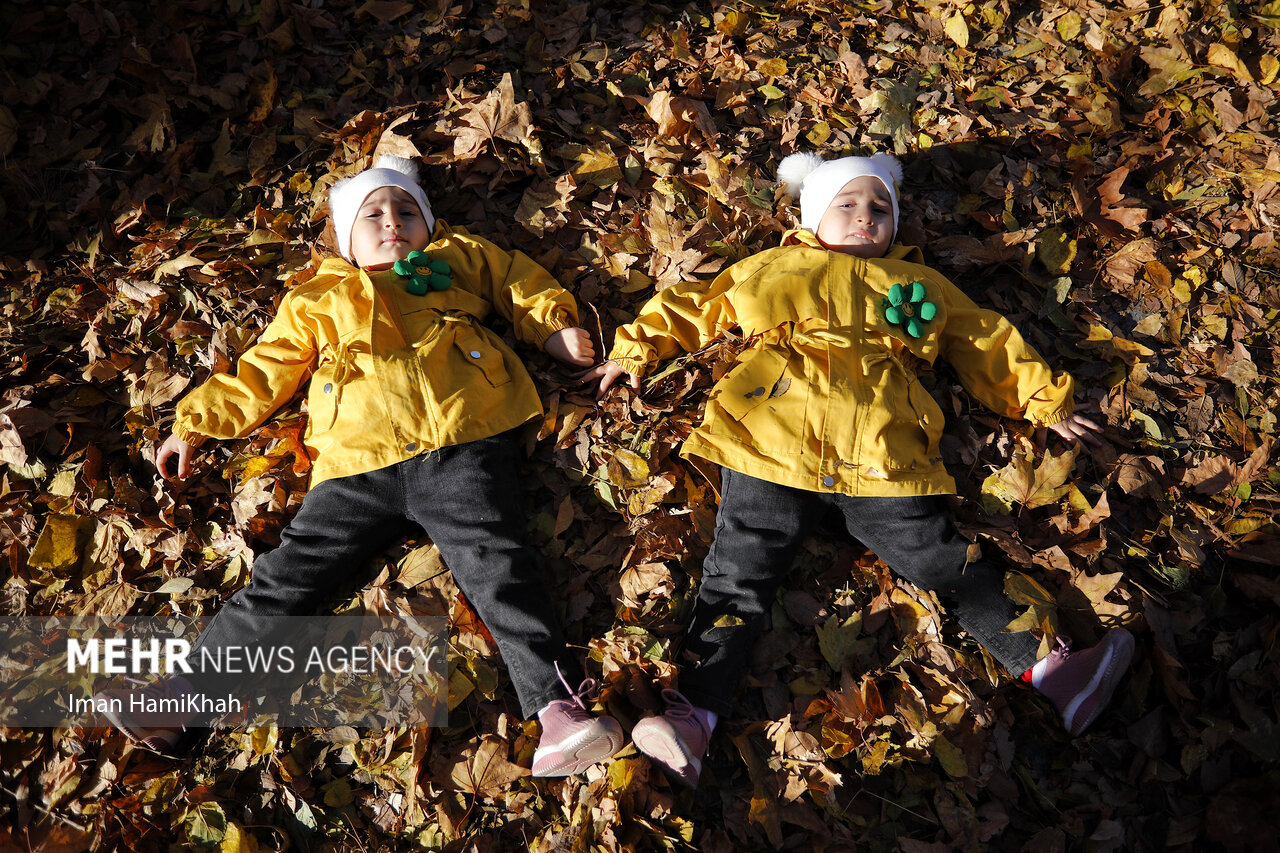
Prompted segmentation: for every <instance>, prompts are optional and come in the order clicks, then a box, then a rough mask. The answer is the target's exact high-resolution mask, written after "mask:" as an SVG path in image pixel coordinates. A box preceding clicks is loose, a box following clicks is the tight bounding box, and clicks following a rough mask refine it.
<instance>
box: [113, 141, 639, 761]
mask: <svg viewBox="0 0 1280 853" xmlns="http://www.w3.org/2000/svg"><path fill="white" fill-rule="evenodd" d="M329 203H330V213H331V217H332V221H333V225H334V231H335V234H336V236H337V241H338V246H339V250H340V251H341V253H342V256H343V257H342V258H341V259H337V258H331V259H327V260H325V261H324V262H323V263H322V264H321V265H320V268H319V270H318V272H317V274H316V276H315V277H313V278H312V279H310V280H309V281H307V282H305V283H303V284H301V285H299V286H298V287H296V288H294V289H293V290H291V291H289V292H288V293H287V294H286V295H285V297H284V299H283V301H282V302H281V304H280V308H279V313H278V314H277V316H276V317H275V318H274V319H273V320H272V322H271V323H270V324H269V325H268V327H267V328H266V330H265V331H264V332H263V334H262V336H261V338H260V339H259V340H258V342H257V343H256V344H255V345H254V346H253V347H252V348H250V349H249V350H247V351H246V352H245V353H244V354H243V355H242V356H241V357H240V359H239V362H238V364H237V370H236V373H235V374H234V375H231V374H220V375H216V376H213V377H212V378H210V379H209V380H208V381H207V382H205V383H204V384H203V385H201V386H200V387H199V388H197V389H195V390H194V391H192V392H191V393H190V394H189V395H188V396H187V397H185V398H184V399H183V400H182V402H181V403H180V404H179V406H178V412H177V419H176V423H175V426H174V430H173V434H172V435H170V436H169V437H168V438H167V439H166V440H165V442H164V443H163V445H162V446H161V447H160V449H159V451H158V452H157V454H156V466H157V468H158V469H159V470H160V471H161V473H162V474H164V475H165V476H166V477H167V476H170V474H169V471H168V470H167V467H168V463H169V462H170V461H176V463H177V471H176V473H177V476H179V477H186V476H187V475H188V474H189V473H190V470H191V460H192V456H193V453H194V452H195V450H196V448H198V447H199V446H200V445H201V444H203V443H204V442H205V441H206V440H208V439H211V438H237V437H241V436H245V435H247V434H249V433H250V432H252V431H253V430H254V429H256V428H257V427H258V426H259V425H260V424H262V423H263V422H264V421H265V420H266V419H267V418H268V417H270V415H271V414H272V413H273V412H275V411H276V410H277V409H278V408H279V407H280V406H282V405H284V404H285V403H287V402H288V401H289V400H291V399H292V398H293V397H294V396H295V395H296V394H297V393H298V389H299V388H300V387H301V386H302V385H303V384H304V383H305V382H308V381H309V382H310V388H309V392H308V395H307V407H308V416H309V421H308V426H307V433H306V437H305V443H306V446H307V448H308V450H309V451H310V454H311V456H312V458H313V460H314V467H313V469H312V483H311V488H310V490H309V492H308V493H307V495H306V497H305V498H304V500H303V502H302V506H301V508H300V509H299V511H298V513H297V515H296V516H295V517H294V518H293V520H292V521H291V522H290V524H289V526H288V527H287V528H286V529H285V530H284V532H283V533H282V534H281V543H280V546H279V547H278V548H277V549H275V550H274V551H272V552H270V553H268V554H265V555H263V556H261V557H258V558H257V559H256V560H255V562H254V566H253V578H252V581H251V583H250V584H249V585H248V586H247V587H245V588H243V589H241V590H239V591H238V592H236V593H235V594H234V595H233V596H232V597H231V598H230V599H229V600H228V601H227V603H226V604H225V606H224V607H223V608H222V609H221V610H220V611H219V612H218V613H217V615H216V616H215V617H214V619H213V620H212V622H211V623H210V624H209V625H208V627H207V628H205V630H204V631H203V633H202V634H201V636H200V639H199V640H198V641H197V643H196V649H197V650H201V649H208V650H217V649H220V648H224V647H229V646H234V645H240V644H243V643H245V642H247V641H249V642H251V641H255V640H263V639H265V638H266V637H267V636H268V635H269V634H270V633H271V629H272V627H273V623H275V622H279V621H281V620H282V619H283V618H284V617H288V616H295V615H309V614H316V613H319V612H321V609H322V608H323V607H324V606H325V605H326V604H331V603H333V602H331V601H330V596H331V594H332V593H331V590H333V589H334V588H335V587H341V586H344V585H349V578H350V577H351V573H352V572H353V570H354V571H359V570H361V568H362V567H364V566H365V565H366V564H367V563H368V561H369V558H370V557H372V556H374V555H375V554H377V553H378V552H379V551H380V550H383V549H385V548H386V547H387V546H389V545H391V544H392V543H393V542H395V541H396V540H397V539H399V538H401V537H403V536H405V535H407V534H410V533H413V532H415V531H421V530H425V531H426V533H427V535H429V536H430V537H431V539H432V540H433V541H434V542H435V544H436V545H437V546H438V547H439V549H440V553H441V555H442V556H443V558H444V561H445V562H446V564H447V565H448V566H449V568H450V571H451V572H452V573H453V577H454V580H455V581H456V582H457V584H458V586H459V587H460V588H461V589H462V591H463V592H464V593H465V594H466V596H467V598H468V599H469V600H470V602H471V603H472V605H473V606H474V607H475V609H476V611H477V613H478V614H479V616H480V618H481V619H482V620H483V622H484V624H485V626H486V627H487V628H488V630H489V632H490V633H491V634H492V636H493V637H494V639H495V641H496V642H497V645H498V649H499V651H500V653H501V654H502V656H503V659H504V661H505V662H506V664H507V667H508V670H509V672H510V675H511V680H512V682H513V684H514V685H515V688H516V692H517V694H518V696H519V700H520V706H521V710H522V712H523V713H524V714H525V716H526V717H531V716H533V715H535V714H536V715H538V717H539V718H540V720H541V723H542V729H543V733H542V740H541V745H540V746H539V748H538V750H537V752H536V753H535V755H534V759H533V772H534V774H535V775H540V776H564V775H569V774H573V773H578V772H581V771H582V770H585V769H586V768H587V767H588V766H590V765H591V764H593V763H595V762H597V761H600V760H602V759H604V758H607V757H609V756H610V755H612V754H613V753H614V752H616V751H617V749H618V748H619V747H620V746H621V745H622V735H621V728H620V727H619V726H618V724H617V722H616V721H614V720H613V719H611V718H609V717H593V716H592V715H590V714H589V713H588V712H587V711H586V707H585V703H584V701H583V697H584V695H585V694H586V693H587V692H588V691H589V690H591V688H592V687H593V683H592V682H591V681H590V680H589V679H588V680H583V681H581V682H580V686H579V687H577V688H576V689H575V688H571V687H570V682H569V681H568V680H566V677H565V675H563V674H562V672H563V673H569V674H570V677H572V676H574V675H580V672H579V667H578V665H577V662H576V661H575V659H574V657H573V656H572V655H571V654H570V653H569V651H568V649H567V648H566V645H565V641H564V639H563V636H562V633H561V629H560V625H559V623H558V621H557V619H556V617H555V611H554V605H553V602H552V600H551V597H550V595H549V594H548V590H547V587H546V584H545V583H544V582H543V580H542V579H541V578H540V577H539V572H538V571H537V566H536V564H535V561H534V558H533V555H532V553H531V552H530V550H529V549H528V548H527V547H526V546H525V544H524V543H523V541H521V536H522V532H523V530H524V528H525V523H524V519H523V517H522V516H523V513H522V509H521V505H520V481H519V478H518V461H519V449H518V445H517V441H516V437H515V434H514V432H513V430H514V429H515V428H516V427H518V426H520V425H521V424H523V423H525V422H526V421H528V420H530V419H531V418H535V417H538V416H539V415H541V413H542V409H541V405H540V402H539V399H538V394H537V391H536V389H535V387H534V385H533V381H532V379H531V378H530V377H529V374H528V372H527V371H526V370H525V368H524V366H523V364H522V363H521V361H520V359H519V357H518V356H516V354H515V353H514V352H512V351H511V349H510V348H509V347H507V346H506V345H505V344H504V343H503V342H502V340H501V339H500V338H499V337H498V335H496V334H495V333H494V332H492V331H490V330H489V329H487V328H486V327H484V326H483V325H481V320H483V319H484V318H485V316H486V315H488V314H489V313H490V312H491V311H492V310H497V311H498V312H499V313H500V314H502V315H503V316H504V317H506V318H507V319H508V320H510V321H511V323H512V326H513V328H514V330H515V334H516V336H517V337H518V338H520V339H521V340H522V341H525V342H527V343H530V344H533V345H536V346H541V347H542V348H544V349H545V350H546V351H547V352H548V353H550V354H551V355H552V356H553V357H555V358H556V359H558V360H560V361H563V362H565V363H567V364H572V365H577V366H580V367H585V366H589V365H590V364H592V362H593V361H594V354H595V353H594V348H593V346H592V343H591V338H590V335H588V334H587V332H586V331H584V330H583V329H581V328H579V327H578V325H577V305H576V303H575V302H574V299H573V297H572V296H571V295H570V294H569V293H567V292H566V291H565V290H564V289H563V288H561V287H560V286H559V284H558V283H557V282H556V281H555V280H554V279H553V278H552V277H551V276H550V274H548V273H547V272H546V270H544V269H542V267H540V266H538V265H537V264H536V263H534V262H533V261H532V260H531V259H529V258H528V257H527V256H525V255H523V254H521V253H519V252H506V251H504V250H502V249H500V248H499V247H497V246H495V245H494V244H492V243H490V242H488V241H487V240H483V239H481V238H479V237H475V236H472V235H470V234H468V233H467V232H466V231H464V230H462V229H458V228H450V227H449V226H448V225H447V224H446V223H444V222H442V221H436V220H435V218H434V217H433V215H432V212H431V206H430V203H429V202H428V201H427V198H426V195H425V193H424V192H423V190H422V188H421V187H420V186H419V184H418V181H417V165H416V164H415V163H413V162H412V161H410V160H406V159H404V158H400V157H382V158H380V159H379V161H378V162H377V163H376V164H375V166H374V167H373V168H371V169H367V170H365V171H364V172H361V173H359V174H358V175H356V176H355V177H352V178H349V179H347V180H345V181H341V182H339V183H337V184H335V185H334V186H333V188H332V189H331V191H330V194H329ZM213 659H215V660H216V659H217V658H216V656H214V657H213ZM223 681H225V678H224V677H223V676H222V675H221V674H216V673H210V672H197V673H194V674H192V675H191V678H190V680H188V679H186V678H183V677H182V676H173V677H170V678H168V679H166V680H164V681H162V682H159V683H157V684H153V685H150V686H148V687H145V688H141V690H134V691H128V690H123V691H106V692H105V694H100V697H101V698H102V699H104V700H106V701H104V702H101V703H100V707H104V708H123V709H126V710H125V711H120V712H117V713H115V714H111V713H109V714H108V717H109V718H110V719H111V722H112V723H113V724H115V725H116V726H117V727H118V728H120V729H121V730H122V731H124V732H125V733H126V734H127V735H128V736H129V737H130V738H131V739H133V740H135V741H139V742H141V743H143V744H145V745H147V746H149V747H151V748H155V749H158V750H160V751H167V750H170V749H172V747H173V746H174V745H175V743H176V742H177V741H178V738H179V730H180V729H181V728H182V727H183V726H184V725H186V724H187V723H190V722H191V718H190V717H191V715H187V714H179V715H177V716H176V717H175V716H174V715H167V716H166V715H145V714H132V713H129V712H128V711H127V709H130V708H140V707H153V708H154V707H166V706H165V705H164V704H162V703H160V702H143V701H140V700H144V699H162V698H166V697H167V698H171V699H172V698H173V697H175V696H177V697H179V698H181V697H183V696H185V695H189V694H191V693H194V692H203V691H206V690H211V689H213V687H212V685H213V684H215V683H218V684H221V683H222V682H223ZM575 683H578V682H577V681H576V680H575ZM134 694H144V695H137V696H135V695H134ZM113 699H114V700H119V701H111V700H113ZM173 704H174V703H171V704H170V705H169V707H173Z"/></svg>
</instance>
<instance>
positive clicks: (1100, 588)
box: [1072, 572, 1124, 605]
mask: <svg viewBox="0 0 1280 853" xmlns="http://www.w3.org/2000/svg"><path fill="white" fill-rule="evenodd" d="M1123 577H1124V572H1115V573H1114V574H1109V575H1080V576H1079V577H1077V578H1076V579H1075V580H1074V581H1073V582H1072V584H1073V585H1074V586H1075V588H1076V589H1078V590H1080V591H1081V592H1083V593H1084V594H1085V597H1086V598H1088V599H1089V602H1090V603H1091V604H1095V605H1096V604H1101V603H1102V601H1103V599H1105V598H1106V597H1107V596H1108V595H1110V594H1111V590H1113V589H1115V588H1116V584H1118V583H1120V580H1121V578H1123Z"/></svg>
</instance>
